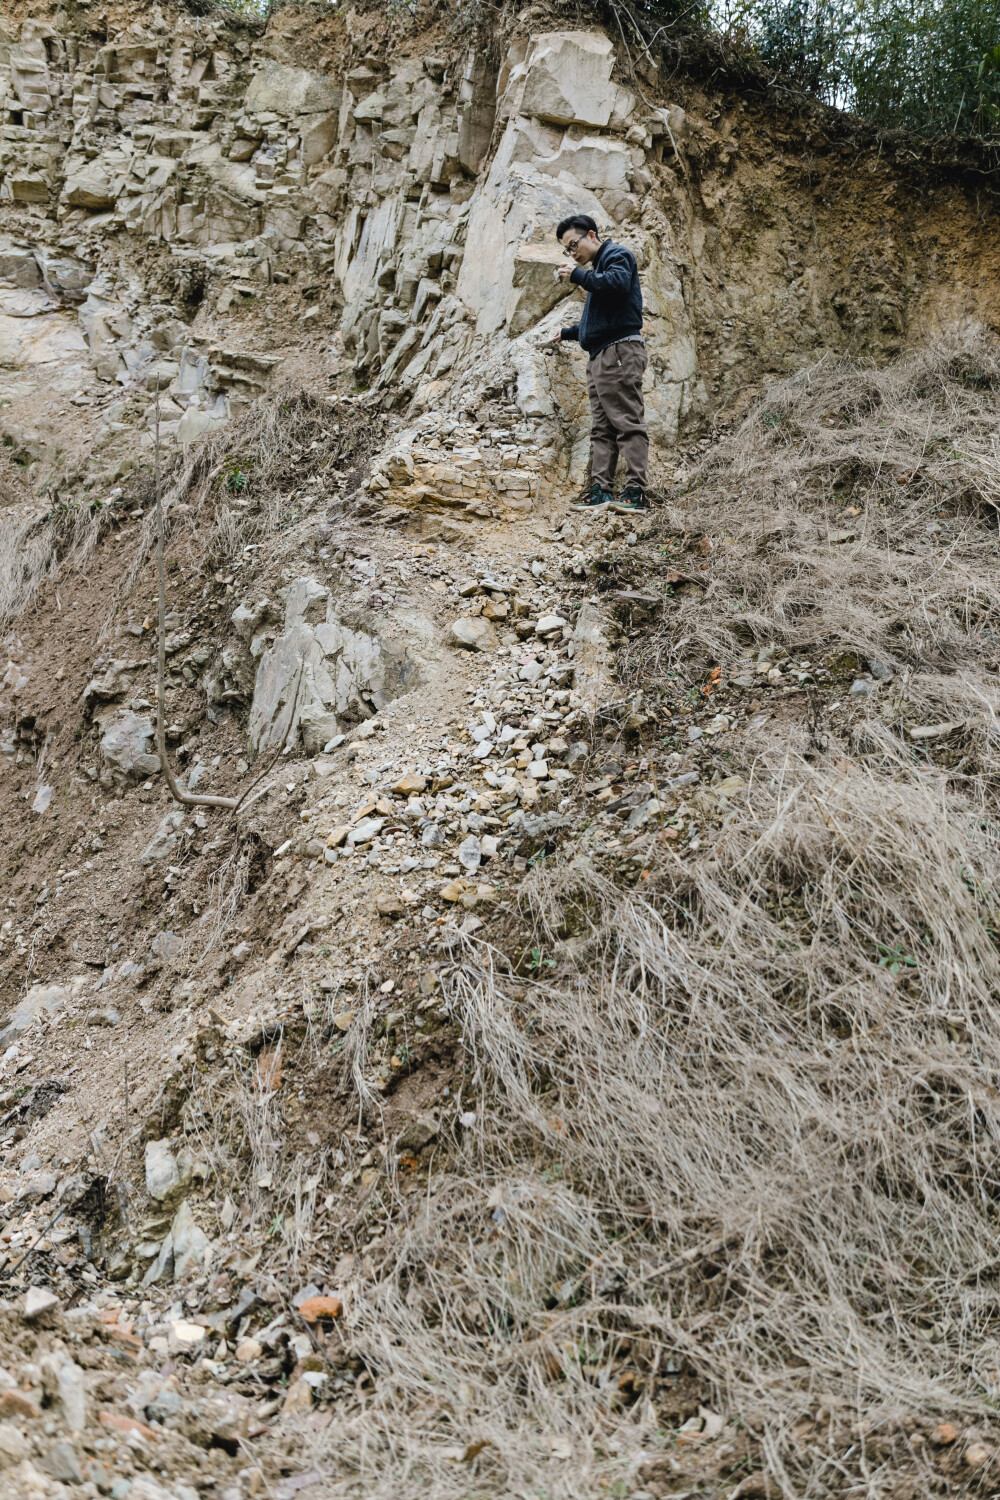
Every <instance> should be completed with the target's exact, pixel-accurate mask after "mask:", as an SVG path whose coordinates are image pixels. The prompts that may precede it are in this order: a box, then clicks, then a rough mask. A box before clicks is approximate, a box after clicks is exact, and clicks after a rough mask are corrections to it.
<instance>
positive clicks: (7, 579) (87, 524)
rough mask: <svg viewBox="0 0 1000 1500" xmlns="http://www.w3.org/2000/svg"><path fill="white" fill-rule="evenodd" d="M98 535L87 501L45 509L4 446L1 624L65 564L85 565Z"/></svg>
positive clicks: (0, 466)
mask: <svg viewBox="0 0 1000 1500" xmlns="http://www.w3.org/2000/svg"><path fill="white" fill-rule="evenodd" d="M98 535H99V522H98V519H97V517H96V516H95V515H94V514H93V513H92V512H91V510H90V508H89V506H87V505H84V506H82V507H78V506H57V507H56V508H55V509H54V510H53V511H51V512H49V513H48V514H46V513H44V512H41V510H40V506H39V502H38V500H37V498H36V497H35V496H34V494H33V493H32V491H31V489H30V487H29V486H28V484H27V483H26V482H25V480H24V479H23V478H22V477H21V475H20V473H19V471H18V469H17V466H16V465H15V464H14V463H12V462H11V461H10V460H9V458H8V457H7V456H6V455H5V454H4V452H3V450H2V449H0V627H3V626H5V625H7V624H8V623H9V622H10V621H11V620H15V619H17V617H18V616H19V615H21V614H23V613H24V611H25V610H26V609H28V608H30V606H31V604H32V603H33V602H34V600H35V598H36V597H37V594H38V591H39V589H40V588H41V586H42V584H43V583H44V582H45V580H46V578H49V577H51V576H53V575H54V573H55V571H56V569H57V568H58V567H59V566H60V564H61V563H63V562H69V563H70V564H71V565H72V566H75V567H83V566H84V565H85V563H86V562H87V560H88V558H89V557H90V555H91V553H92V552H93V550H94V547H95V546H96V544H97V539H98Z"/></svg>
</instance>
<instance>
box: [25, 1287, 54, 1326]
mask: <svg viewBox="0 0 1000 1500" xmlns="http://www.w3.org/2000/svg"><path fill="white" fill-rule="evenodd" d="M59 1306H60V1302H59V1298H58V1297H57V1296H56V1294H55V1292H50V1291H49V1289H48V1287H47V1286H29V1288H28V1290H27V1291H26V1292H25V1294H24V1317H25V1320H26V1322H29V1323H30V1322H33V1321H34V1319H35V1318H40V1317H41V1316H42V1315H43V1313H49V1312H53V1311H54V1310H55V1309H56V1308H57V1307H59Z"/></svg>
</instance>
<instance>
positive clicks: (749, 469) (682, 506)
mask: <svg viewBox="0 0 1000 1500" xmlns="http://www.w3.org/2000/svg"><path fill="white" fill-rule="evenodd" d="M998 433H1000V342H998V340H997V339H996V338H995V336H994V335H992V334H991V333H989V332H988V331H986V330H985V329H982V328H979V327H970V326H963V327H958V328H954V329H952V330H951V331H949V332H948V333H947V334H945V335H944V336H942V337H941V338H940V339H938V340H937V341H936V342H934V343H933V344H931V345H930V346H928V347H927V348H926V349H922V350H917V351H911V352H908V353H906V354H904V355H903V356H901V357H900V358H899V359H898V360H897V361H895V362H894V363H893V364H891V365H889V366H888V367H886V368H884V369H876V368H874V367H871V366H866V365H859V364H857V363H853V362H851V361H849V360H845V359H838V358H833V357H827V358H824V359H822V360H821V361H820V362H819V363H818V364H817V365H815V366H813V367H811V368H810V369H807V370H804V371H802V372H800V373H799V374H797V375H795V376H793V377H791V378H790V379H788V380H785V381H782V382H781V383H780V384H777V385H775V386H774V387H773V388H772V389H771V390H770V391H769V392H768V393H767V395H766V397H764V399H763V400H762V401H761V402H760V403H759V404H758V405H757V407H756V408H755V409H754V411H753V412H752V413H751V415H750V416H749V417H748V418H747V419H746V421H745V422H744V423H743V424H742V425H741V426H740V427H739V428H738V429H737V430H736V431H735V432H733V433H732V434H731V435H729V436H728V437H727V438H726V439H724V441H722V442H721V443H719V444H718V445H717V446H716V447H715V448H714V449H712V450H711V452H710V453H709V454H708V456H707V457H706V459H705V461H704V463H703V465H702V466H701V468H700V470H699V471H698V472H697V473H696V474H695V476H694V477H693V479H692V480H691V482H690V483H689V484H688V485H687V487H686V489H685V491H684V493H683V495H681V496H680V498H679V500H678V502H677V509H676V512H675V515H674V518H673V519H675V520H676V521H677V523H678V525H679V526H680V527H681V528H684V529H687V530H690V529H692V526H694V527H695V529H697V530H699V531H704V532H706V533H708V534H709V535H710V536H711V538H712V542H713V550H712V554H711V556H712V561H711V566H710V569H709V570H708V571H707V572H705V573H699V575H698V576H699V578H701V579H704V580H705V581H707V583H708V587H707V590H706V591H705V593H704V596H703V597H700V598H684V599H677V600H676V601H674V603H673V604H672V605H671V607H670V610H669V633H668V634H664V635H663V636H661V637H655V638H652V639H648V640H646V641H645V642H643V643H641V644H640V645H639V646H638V647H636V648H630V650H629V651H628V652H627V653H626V654H625V656H624V659H623V663H622V666H623V671H624V674H625V677H626V680H627V681H636V682H638V681H640V680H641V679H642V678H644V677H648V675H649V674H650V673H656V674H662V673H663V672H664V671H666V670H667V669H669V668H670V667H678V666H680V667H683V657H684V653H685V651H687V652H688V653H689V654H690V653H694V652H698V651H700V652H702V653H703V654H706V653H707V655H708V656H709V657H710V659H712V660H714V661H716V662H718V663H721V664H722V665H723V667H724V668H727V669H728V668H731V667H733V666H734V665H735V664H736V663H737V661H738V660H739V659H740V657H741V655H744V656H745V654H746V652H747V649H748V643H750V642H752V643H753V649H758V648H760V647H762V646H780V647H783V648H784V649H785V650H787V651H788V652H790V653H793V654H799V655H808V657H809V658H810V659H811V660H815V659H816V656H817V654H822V653H824V652H831V651H837V652H839V653H842V654H844V655H845V656H847V657H850V656H855V657H857V658H858V660H859V661H860V662H861V664H862V665H863V666H865V667H867V666H868V665H869V664H870V663H872V662H876V663H878V664H879V665H880V666H881V667H884V668H885V669H886V670H888V671H891V672H892V673H894V674H895V676H896V681H897V687H896V690H895V691H896V702H895V706H894V707H893V706H890V707H889V711H888V712H886V711H885V710H886V702H885V698H884V697H883V698H881V699H878V700H876V701H874V702H872V703H868V704H867V705H865V706H864V708H860V707H859V709H858V713H859V714H860V715H861V716H867V717H868V718H872V717H874V718H875V719H878V720H880V721H882V722H883V723H886V722H888V724H889V726H890V728H891V729H894V730H895V731H896V732H897V733H896V737H897V740H898V738H899V731H902V734H903V735H904V736H905V731H906V728H907V726H909V725H914V724H916V725H919V724H933V723H937V722H940V721H942V720H947V719H969V720H972V721H974V722H975V723H976V724H977V725H978V726H979V727H980V728H979V745H978V752H979V753H978V756H977V758H976V766H977V768H978V770H979V771H981V772H982V773H983V774H984V775H988V776H990V777H991V778H992V777H995V776H996V775H997V774H998V772H1000V763H998V761H997V756H996V750H995V747H994V745H993V740H994V729H993V726H994V723H995V717H996V713H997V709H998V707H1000V700H998V697H997V691H996V686H995V682H996V673H997V671H998V669H1000V582H998V580H1000V571H998V562H1000V542H998V527H997V518H998V515H1000V438H998ZM873 732H874V733H875V734H876V737H878V736H879V734H880V731H879V730H878V728H877V726H876V728H875V730H874V731H873ZM881 738H882V740H883V741H884V739H885V736H884V734H883V735H881Z"/></svg>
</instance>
